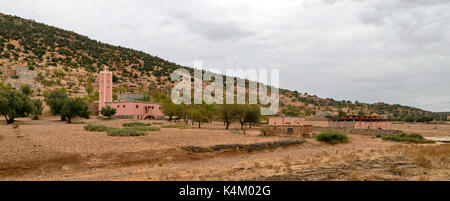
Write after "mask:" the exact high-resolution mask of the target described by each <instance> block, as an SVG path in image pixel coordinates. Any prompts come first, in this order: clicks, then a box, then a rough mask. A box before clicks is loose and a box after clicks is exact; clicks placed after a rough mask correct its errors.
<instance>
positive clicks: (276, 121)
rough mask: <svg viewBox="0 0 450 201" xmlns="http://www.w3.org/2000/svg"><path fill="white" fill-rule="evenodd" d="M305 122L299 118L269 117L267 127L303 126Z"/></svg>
mask: <svg viewBox="0 0 450 201" xmlns="http://www.w3.org/2000/svg"><path fill="white" fill-rule="evenodd" d="M305 121H306V120H305V118H301V117H269V125H304V124H305Z"/></svg>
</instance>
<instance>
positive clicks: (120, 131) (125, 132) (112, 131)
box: [106, 127, 147, 136]
mask: <svg viewBox="0 0 450 201" xmlns="http://www.w3.org/2000/svg"><path fill="white" fill-rule="evenodd" d="M106 133H107V134H108V136H143V135H147V132H146V131H141V130H138V129H136V128H133V127H128V128H108V129H107V130H106Z"/></svg>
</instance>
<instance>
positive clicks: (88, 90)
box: [86, 81, 94, 94]
mask: <svg viewBox="0 0 450 201" xmlns="http://www.w3.org/2000/svg"><path fill="white" fill-rule="evenodd" d="M86 92H88V94H91V93H92V92H94V87H93V86H92V83H91V82H90V81H88V83H87V85H86Z"/></svg>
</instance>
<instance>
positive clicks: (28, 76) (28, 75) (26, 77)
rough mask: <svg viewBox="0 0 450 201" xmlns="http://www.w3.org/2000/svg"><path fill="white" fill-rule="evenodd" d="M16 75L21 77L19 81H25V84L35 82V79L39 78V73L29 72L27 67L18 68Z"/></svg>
mask: <svg viewBox="0 0 450 201" xmlns="http://www.w3.org/2000/svg"><path fill="white" fill-rule="evenodd" d="M16 74H17V76H19V81H25V82H27V81H28V82H33V81H34V79H35V78H36V77H37V75H38V73H37V71H34V70H28V68H27V67H23V66H18V67H17V68H16Z"/></svg>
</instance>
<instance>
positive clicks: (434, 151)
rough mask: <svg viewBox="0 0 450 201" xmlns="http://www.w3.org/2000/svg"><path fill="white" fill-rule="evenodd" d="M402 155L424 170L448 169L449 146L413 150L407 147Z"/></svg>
mask: <svg viewBox="0 0 450 201" xmlns="http://www.w3.org/2000/svg"><path fill="white" fill-rule="evenodd" d="M404 153H405V155H406V156H409V157H411V158H412V159H413V160H414V161H415V162H416V163H417V164H418V165H419V166H421V167H424V168H428V169H434V168H440V169H449V168H450V144H442V145H437V146H421V147H414V148H412V147H409V146H408V147H405V148H404Z"/></svg>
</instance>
